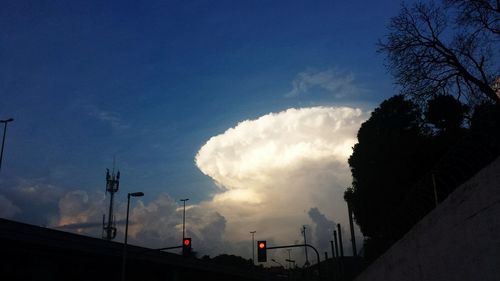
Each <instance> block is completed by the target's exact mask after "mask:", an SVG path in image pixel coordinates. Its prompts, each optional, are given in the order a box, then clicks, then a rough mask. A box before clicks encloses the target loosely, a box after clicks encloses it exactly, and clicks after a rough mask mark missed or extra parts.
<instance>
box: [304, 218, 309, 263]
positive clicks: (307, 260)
mask: <svg viewBox="0 0 500 281" xmlns="http://www.w3.org/2000/svg"><path fill="white" fill-rule="evenodd" d="M302 234H304V250H305V251H306V263H305V264H304V265H306V266H309V264H310V263H309V258H308V256H307V246H306V244H307V240H306V226H305V225H303V226H302Z"/></svg>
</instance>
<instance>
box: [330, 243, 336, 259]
mask: <svg viewBox="0 0 500 281" xmlns="http://www.w3.org/2000/svg"><path fill="white" fill-rule="evenodd" d="M330 246H331V247H332V258H335V248H334V247H333V241H331V240H330Z"/></svg>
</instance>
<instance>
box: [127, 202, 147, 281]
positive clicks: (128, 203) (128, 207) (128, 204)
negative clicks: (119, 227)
mask: <svg viewBox="0 0 500 281" xmlns="http://www.w3.org/2000/svg"><path fill="white" fill-rule="evenodd" d="M142 196H144V193H143V192H132V193H128V194H127V219H126V220H125V241H124V242H123V254H122V257H123V260H122V281H125V275H126V268H127V238H128V214H129V209H130V197H142Z"/></svg>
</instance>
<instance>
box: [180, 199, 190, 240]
mask: <svg viewBox="0 0 500 281" xmlns="http://www.w3.org/2000/svg"><path fill="white" fill-rule="evenodd" d="M188 200H189V198H186V199H181V201H182V202H183V203H184V211H183V212H182V241H184V238H185V237H186V201H188Z"/></svg>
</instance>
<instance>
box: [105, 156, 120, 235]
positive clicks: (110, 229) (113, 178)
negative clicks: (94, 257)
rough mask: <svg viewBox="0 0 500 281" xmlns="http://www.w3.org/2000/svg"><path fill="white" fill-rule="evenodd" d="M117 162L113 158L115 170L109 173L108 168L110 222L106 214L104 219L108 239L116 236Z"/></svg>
mask: <svg viewBox="0 0 500 281" xmlns="http://www.w3.org/2000/svg"><path fill="white" fill-rule="evenodd" d="M114 166H115V164H114V159H113V171H112V172H111V174H110V173H109V169H106V192H107V193H109V195H110V199H109V213H108V223H107V224H106V223H105V216H106V215H103V221H102V238H103V239H106V240H108V241H110V240H113V239H114V238H115V237H116V222H115V217H114V215H113V199H114V195H115V193H116V192H117V191H118V188H119V186H120V171H118V172H117V173H116V174H115V167H114Z"/></svg>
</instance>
